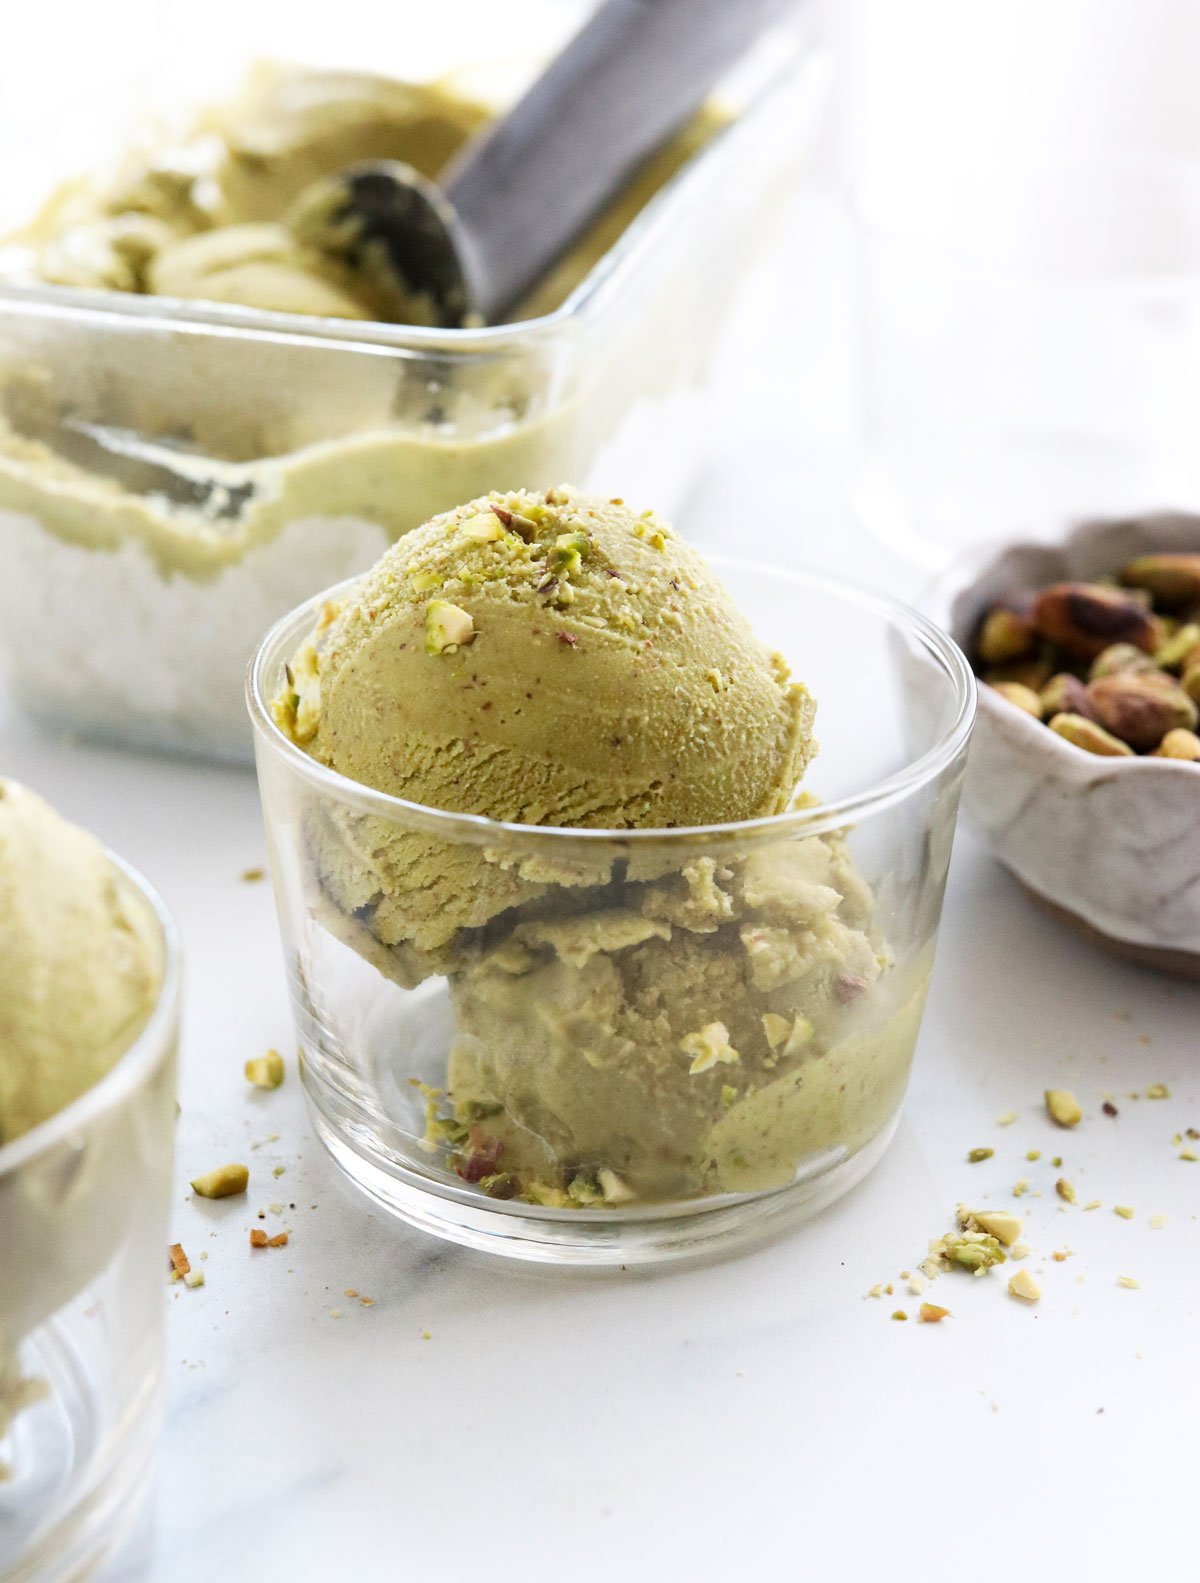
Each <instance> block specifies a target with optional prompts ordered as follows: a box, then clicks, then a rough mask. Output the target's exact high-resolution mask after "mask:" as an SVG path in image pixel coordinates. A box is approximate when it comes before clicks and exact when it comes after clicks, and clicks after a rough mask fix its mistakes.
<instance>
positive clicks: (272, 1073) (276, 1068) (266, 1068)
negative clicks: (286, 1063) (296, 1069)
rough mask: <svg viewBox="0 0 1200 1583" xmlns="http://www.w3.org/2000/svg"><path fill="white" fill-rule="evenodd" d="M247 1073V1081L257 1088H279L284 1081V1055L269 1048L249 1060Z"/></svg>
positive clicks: (246, 1066) (246, 1067)
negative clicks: (263, 1053)
mask: <svg viewBox="0 0 1200 1583" xmlns="http://www.w3.org/2000/svg"><path fill="white" fill-rule="evenodd" d="M245 1073H246V1081H247V1082H249V1083H253V1084H254V1086H255V1088H278V1087H279V1085H280V1084H281V1083H282V1082H283V1057H282V1056H281V1055H280V1053H279V1051H278V1050H268V1051H267V1053H266V1054H265V1055H259V1056H255V1057H254V1058H253V1059H252V1060H249V1061H247V1062H246V1065H245Z"/></svg>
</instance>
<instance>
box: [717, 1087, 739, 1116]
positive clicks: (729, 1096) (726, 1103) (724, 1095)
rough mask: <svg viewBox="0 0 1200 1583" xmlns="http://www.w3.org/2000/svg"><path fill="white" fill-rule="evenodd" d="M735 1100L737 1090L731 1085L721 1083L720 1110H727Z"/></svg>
mask: <svg viewBox="0 0 1200 1583" xmlns="http://www.w3.org/2000/svg"><path fill="white" fill-rule="evenodd" d="M736 1099H737V1089H736V1088H734V1086H733V1084H732V1083H722V1084H721V1105H722V1108H723V1109H725V1110H728V1109H729V1107H730V1106H731V1105H732V1104H733V1103H734V1102H735V1100H736Z"/></svg>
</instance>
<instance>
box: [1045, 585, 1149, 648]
mask: <svg viewBox="0 0 1200 1583" xmlns="http://www.w3.org/2000/svg"><path fill="white" fill-rule="evenodd" d="M1033 619H1034V622H1035V624H1036V626H1037V629H1038V631H1039V633H1040V634H1041V635H1042V637H1044V638H1045V639H1046V640H1047V641H1048V642H1050V643H1055V644H1057V645H1058V646H1059V648H1062V649H1065V650H1066V651H1067V653H1068V654H1070V655H1073V656H1074V657H1075V658H1076V659H1081V660H1094V659H1095V658H1096V656H1097V655H1098V654H1100V653H1102V652H1103V651H1104V650H1105V649H1106V648H1109V647H1110V646H1111V645H1112V644H1114V643H1132V644H1134V645H1135V646H1136V647H1137V648H1139V649H1144V650H1145V651H1146V652H1147V653H1148V654H1149V653H1152V652H1153V651H1154V650H1155V649H1156V648H1157V647H1158V640H1159V632H1158V627H1157V624H1156V622H1155V620H1154V617H1153V616H1152V615H1151V614H1150V613H1149V612H1148V611H1146V610H1144V609H1143V608H1142V606H1141V605H1139V604H1138V603H1137V602H1136V601H1135V600H1133V599H1130V598H1129V597H1128V595H1126V594H1124V593H1122V592H1121V591H1119V590H1118V589H1115V588H1103V587H1101V586H1100V585H1099V584H1096V583H1054V584H1053V585H1052V586H1051V587H1049V588H1045V589H1043V590H1042V592H1041V593H1040V594H1039V595H1038V597H1037V599H1036V600H1035V602H1034V607H1033Z"/></svg>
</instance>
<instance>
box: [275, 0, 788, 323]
mask: <svg viewBox="0 0 1200 1583" xmlns="http://www.w3.org/2000/svg"><path fill="white" fill-rule="evenodd" d="M796 3H797V0H605V3H604V4H603V5H601V6H600V8H599V10H597V11H596V12H595V13H594V15H593V16H592V17H591V19H590V20H589V21H588V22H587V23H586V24H585V25H584V27H583V28H582V29H581V31H580V32H579V33H577V34H576V35H575V37H574V38H572V40H571V41H570V43H569V44H568V45H567V46H566V48H565V49H564V50H563V52H562V53H561V54H560V55H559V56H558V57H557V58H556V59H555V60H554V61H553V62H552V63H551V64H550V66H549V67H548V68H547V70H546V71H545V72H543V74H542V75H541V77H539V78H538V80H537V81H536V82H535V83H534V84H533V86H532V87H531V88H530V89H529V90H528V92H527V93H526V94H525V95H524V97H523V98H522V99H520V100H519V101H518V103H517V104H516V105H515V106H514V107H513V109H512V110H510V111H509V112H508V114H507V115H505V116H504V117H503V118H502V119H500V120H499V121H496V122H494V123H493V124H492V125H491V126H490V127H489V128H488V129H487V130H486V131H484V132H482V133H481V134H480V135H479V136H478V137H477V138H475V139H474V140H473V141H472V142H471V143H469V144H468V145H467V147H466V148H465V149H463V150H462V152H461V153H460V154H459V155H458V157H457V158H456V159H455V160H454V161H453V162H452V163H451V165H450V167H449V168H448V169H447V170H446V171H445V172H444V173H443V175H442V178H441V180H440V182H439V183H437V184H435V183H433V182H431V181H429V180H428V179H427V178H426V177H424V176H421V175H419V174H418V173H417V172H416V171H414V170H413V169H411V167H409V166H408V165H404V164H401V163H399V162H396V161H380V162H376V163H371V164H364V165H357V166H354V167H352V168H351V169H349V170H346V171H343V172H341V173H340V174H339V175H337V176H334V177H331V178H330V179H329V180H328V181H327V182H324V183H321V184H319V185H320V190H319V191H314V192H313V193H311V194H310V195H309V196H308V197H307V199H306V209H307V212H308V214H309V216H310V223H309V227H308V228H309V231H310V234H311V230H312V223H311V217H312V216H313V215H317V216H319V223H320V226H321V231H322V245H323V246H325V247H326V249H327V250H329V251H333V252H336V253H339V254H340V255H341V256H342V257H343V258H344V259H345V260H346V261H347V262H348V263H349V264H351V265H352V266H354V267H361V265H362V262H363V260H364V258H367V257H370V258H372V259H373V261H374V263H375V267H376V268H378V265H379V260H380V259H381V258H382V259H385V260H386V265H387V268H388V269H389V270H390V272H391V273H392V274H393V275H394V276H395V277H396V279H397V283H398V284H399V286H400V287H401V289H402V290H403V292H404V294H405V296H406V297H408V298H409V299H412V300H416V301H419V302H420V301H423V303H424V314H423V315H422V316H423V317H428V318H429V319H430V320H432V322H434V323H438V324H441V325H444V326H447V327H452V326H458V325H461V324H463V323H464V322H466V321H469V320H470V321H476V322H478V321H479V320H482V321H483V322H485V323H493V324H494V323H497V322H503V320H504V319H505V317H506V315H507V314H509V313H510V312H511V311H512V309H513V307H514V306H515V305H516V303H517V302H519V301H520V299H521V298H522V297H523V296H524V295H525V294H526V293H527V292H528V291H529V289H530V288H531V287H532V286H533V285H534V284H535V283H536V282H537V281H538V280H539V279H540V278H541V277H542V275H543V274H544V273H545V272H546V270H547V269H548V268H549V266H550V265H551V264H553V263H554V261H555V260H556V259H557V258H558V256H559V255H560V254H561V253H562V251H563V250H564V248H566V247H567V246H568V244H569V243H570V242H571V241H572V240H573V239H574V238H575V237H576V236H577V235H578V234H579V233H580V232H581V231H582V230H583V229H584V227H585V226H586V225H587V223H588V222H589V221H590V220H591V219H593V218H594V216H595V215H596V214H597V213H598V211H599V210H601V209H602V208H603V207H604V205H605V204H606V203H607V202H608V200H609V199H611V198H612V197H613V196H614V194H615V193H616V192H618V191H619V190H620V188H621V187H622V186H623V185H624V183H625V182H626V181H627V180H628V178H629V176H630V175H631V174H632V172H633V171H634V170H635V169H636V168H637V166H638V165H640V164H641V163H642V161H643V160H645V159H646V158H647V157H648V156H649V155H650V154H652V153H654V152H655V150H657V149H658V148H660V147H661V146H662V145H663V144H664V143H665V142H666V141H667V140H668V138H669V137H670V136H671V135H672V134H673V133H675V132H677V131H678V130H679V128H680V127H681V126H682V125H683V124H684V123H685V122H686V121H687V120H688V119H689V117H690V116H692V115H693V114H694V113H695V111H696V110H697V109H698V108H699V106H700V104H701V103H702V102H703V100H704V98H705V96H706V95H707V94H708V92H709V91H710V89H711V88H712V86H713V84H714V83H715V82H716V81H717V80H718V78H719V77H721V75H722V74H723V73H724V72H725V71H727V70H728V69H729V68H730V67H731V66H732V65H733V64H734V63H735V62H736V61H737V60H738V58H739V57H740V56H741V55H742V54H743V53H744V52H745V50H746V49H747V48H748V47H749V45H750V44H751V43H752V42H753V41H754V40H755V39H756V38H757V37H758V35H759V34H760V33H762V32H763V31H764V30H765V29H766V27H767V26H768V25H769V24H770V23H771V22H773V21H774V20H776V19H777V18H778V17H780V16H781V15H783V14H784V13H786V12H787V11H789V10H791V9H792V8H793V7H794V6H795V4H796Z"/></svg>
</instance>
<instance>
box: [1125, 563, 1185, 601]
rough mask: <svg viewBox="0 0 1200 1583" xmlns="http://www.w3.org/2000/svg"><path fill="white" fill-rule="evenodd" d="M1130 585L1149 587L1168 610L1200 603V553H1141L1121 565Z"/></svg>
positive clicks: (1129, 586) (1128, 585)
mask: <svg viewBox="0 0 1200 1583" xmlns="http://www.w3.org/2000/svg"><path fill="white" fill-rule="evenodd" d="M1120 578H1121V582H1122V583H1124V584H1125V586H1126V587H1127V588H1145V589H1148V590H1149V592H1150V593H1151V594H1153V596H1154V598H1155V601H1156V602H1157V603H1158V604H1160V605H1162V607H1163V608H1164V609H1166V610H1178V609H1186V608H1187V606H1189V605H1196V604H1200V554H1187V553H1183V554H1168V553H1163V554H1158V555H1139V556H1138V557H1137V559H1136V560H1133V561H1130V562H1128V564H1127V565H1125V566H1123V567H1122V568H1121V572H1120Z"/></svg>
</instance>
